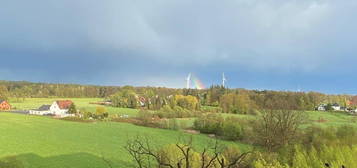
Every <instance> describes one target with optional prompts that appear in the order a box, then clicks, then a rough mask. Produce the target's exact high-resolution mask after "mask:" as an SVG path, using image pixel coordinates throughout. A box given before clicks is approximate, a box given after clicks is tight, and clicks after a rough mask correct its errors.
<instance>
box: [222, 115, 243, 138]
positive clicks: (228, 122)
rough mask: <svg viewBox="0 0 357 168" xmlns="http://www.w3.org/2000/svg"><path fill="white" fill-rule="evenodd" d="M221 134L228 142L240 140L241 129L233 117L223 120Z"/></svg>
mask: <svg viewBox="0 0 357 168" xmlns="http://www.w3.org/2000/svg"><path fill="white" fill-rule="evenodd" d="M222 134H223V136H224V137H225V138H227V139H229V140H238V139H241V138H242V134H243V128H242V127H241V126H240V124H239V120H238V119H237V118H234V117H229V118H226V119H225V120H224V123H223V128H222Z"/></svg>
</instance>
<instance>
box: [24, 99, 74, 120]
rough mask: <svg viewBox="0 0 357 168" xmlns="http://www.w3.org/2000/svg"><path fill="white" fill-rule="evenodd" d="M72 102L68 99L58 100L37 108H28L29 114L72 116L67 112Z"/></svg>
mask: <svg viewBox="0 0 357 168" xmlns="http://www.w3.org/2000/svg"><path fill="white" fill-rule="evenodd" d="M72 104H73V102H72V101H70V100H59V101H55V102H53V103H52V105H42V106H41V107H40V108H39V109H36V110H30V111H29V113H30V114H34V115H55V116H59V117H68V116H73V114H68V110H69V107H70V106H71V105H72Z"/></svg>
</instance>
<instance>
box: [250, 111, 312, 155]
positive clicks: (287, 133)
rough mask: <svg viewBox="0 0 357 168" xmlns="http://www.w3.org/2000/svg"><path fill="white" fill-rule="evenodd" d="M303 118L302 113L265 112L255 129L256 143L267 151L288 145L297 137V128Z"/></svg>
mask: <svg viewBox="0 0 357 168" xmlns="http://www.w3.org/2000/svg"><path fill="white" fill-rule="evenodd" d="M305 118H306V117H305V114H304V112H302V111H292V110H268V111H265V112H264V114H263V115H262V117H261V119H260V120H258V121H257V124H256V127H255V133H256V142H257V143H259V144H261V145H263V146H265V147H266V148H267V149H268V150H269V151H273V150H275V149H277V148H279V147H281V146H284V145H286V144H289V143H291V142H292V140H293V139H294V138H295V137H296V136H297V132H298V128H299V127H300V125H301V124H302V123H303V122H304V120H305Z"/></svg>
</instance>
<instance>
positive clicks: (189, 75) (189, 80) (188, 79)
mask: <svg viewBox="0 0 357 168" xmlns="http://www.w3.org/2000/svg"><path fill="white" fill-rule="evenodd" d="M190 82H191V73H189V74H188V76H187V78H186V89H189V88H190Z"/></svg>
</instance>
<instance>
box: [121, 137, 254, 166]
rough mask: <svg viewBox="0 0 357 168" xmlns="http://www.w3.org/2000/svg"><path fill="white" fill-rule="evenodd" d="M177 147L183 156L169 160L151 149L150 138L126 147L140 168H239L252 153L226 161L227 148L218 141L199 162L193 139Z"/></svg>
mask: <svg viewBox="0 0 357 168" xmlns="http://www.w3.org/2000/svg"><path fill="white" fill-rule="evenodd" d="M175 147H176V148H177V149H178V151H179V152H180V154H181V155H179V156H175V157H179V158H169V156H168V155H167V154H166V153H162V151H160V152H158V150H157V149H153V148H151V144H150V141H149V139H148V138H142V137H136V139H134V140H129V141H128V143H127V145H126V146H125V148H126V150H127V151H128V152H129V153H130V155H131V156H132V157H133V158H134V160H135V162H136V163H137V166H138V167H139V168H148V167H155V166H154V164H155V165H156V166H157V167H159V168H164V167H169V168H192V165H193V162H196V165H200V166H199V167H200V168H213V167H215V168H216V167H217V166H218V167H219V168H239V167H242V166H241V165H242V163H243V161H244V160H245V158H246V157H247V156H248V155H249V154H250V153H252V152H245V153H242V154H235V155H234V156H229V159H226V157H227V156H224V154H223V151H224V149H225V147H224V146H222V145H220V144H219V141H218V140H217V139H216V140H215V142H214V144H213V145H209V146H208V147H205V148H204V149H203V151H202V152H201V153H199V155H200V159H199V160H194V159H193V158H192V156H193V154H194V153H195V150H194V147H193V145H192V137H191V138H189V139H188V140H185V141H180V142H178V143H176V144H175ZM145 158H146V160H145ZM151 161H154V162H155V163H152V162H151Z"/></svg>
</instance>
